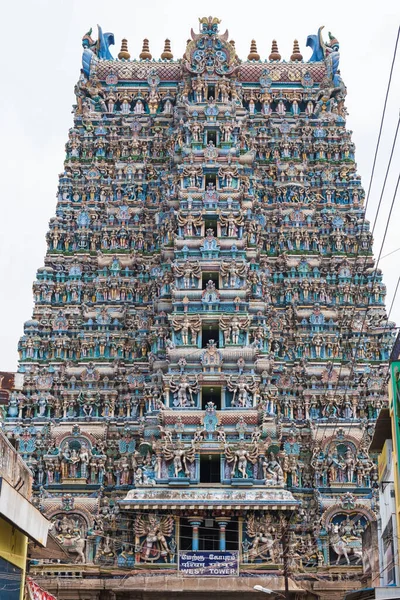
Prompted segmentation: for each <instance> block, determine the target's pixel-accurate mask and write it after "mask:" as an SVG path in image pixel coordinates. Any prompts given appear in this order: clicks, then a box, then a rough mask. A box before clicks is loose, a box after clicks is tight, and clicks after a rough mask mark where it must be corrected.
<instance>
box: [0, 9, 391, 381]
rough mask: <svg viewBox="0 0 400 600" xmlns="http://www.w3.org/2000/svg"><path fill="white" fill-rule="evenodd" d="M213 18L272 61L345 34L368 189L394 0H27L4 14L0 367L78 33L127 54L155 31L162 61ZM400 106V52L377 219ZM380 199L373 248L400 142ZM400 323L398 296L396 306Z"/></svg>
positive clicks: (344, 61) (359, 155) (60, 126)
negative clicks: (166, 47)
mask: <svg viewBox="0 0 400 600" xmlns="http://www.w3.org/2000/svg"><path fill="white" fill-rule="evenodd" d="M208 15H212V16H217V17H219V18H220V19H222V23H221V26H220V28H221V30H222V31H225V28H227V29H229V34H230V39H234V40H235V41H236V48H237V52H238V55H239V56H240V58H242V59H245V58H246V57H247V54H248V52H249V46H250V40H251V39H252V38H254V39H256V41H257V46H258V51H259V53H260V55H261V57H262V58H263V59H264V58H267V57H268V55H269V53H270V48H271V41H272V39H276V40H277V41H278V45H279V50H280V52H281V54H282V57H283V58H284V59H286V60H288V59H289V57H290V54H291V51H292V44H293V40H294V39H295V38H297V39H298V40H299V42H300V49H301V52H302V53H303V56H304V60H308V58H309V56H310V54H311V52H310V49H309V48H306V47H305V41H306V38H307V35H309V34H315V33H317V30H318V27H319V26H320V25H325V26H326V27H325V32H326V33H325V38H326V39H327V34H328V31H331V32H332V33H333V35H335V37H337V39H338V40H339V42H340V52H341V63H340V68H341V73H342V77H343V79H344V82H345V84H346V85H347V88H348V95H347V108H348V111H349V117H348V121H347V124H348V128H349V129H351V130H352V131H353V132H354V134H353V140H354V141H355V144H356V147H357V150H356V159H357V163H358V170H359V173H360V174H361V176H362V181H363V185H364V187H365V188H367V187H368V183H369V178H370V172H371V165H372V160H373V155H374V150H375V144H376V140H377V135H378V129H379V124H380V118H381V112H382V106H383V102H384V96H385V93H386V86H387V81H388V76H389V70H390V64H391V60H392V54H393V49H394V44H395V39H396V35H397V28H398V25H399V22H400V18H399V17H400V9H399V2H397V0H382V1H381V2H371V0H363V1H361V0H355V1H354V0H347V1H346V2H344V1H342V0H336V2H311V1H306V2H304V1H303V2H301V1H296V2H295V1H293V0H286V1H285V2H281V1H280V0H272V1H271V0H269V1H268V2H267V1H266V0H264V1H262V2H260V1H258V2H257V1H253V2H251V1H249V0H246V1H245V2H238V1H237V0H230V1H228V0H221V1H220V0H212V1H211V0H202V2H191V1H190V0H185V1H181V0H175V1H174V0H169V1H166V0H162V1H161V0H153V1H151V2H137V1H135V0H130V1H126V0H119V1H118V2H113V1H111V0H108V1H107V2H106V1H104V0H96V1H92V0H22V1H21V0H20V1H19V2H16V1H14V2H7V3H6V6H3V10H2V17H3V18H2V22H3V27H2V36H3V42H2V53H1V58H0V62H1V71H0V72H1V79H2V86H1V87H2V93H1V94H0V119H1V149H0V153H1V156H0V159H1V160H0V169H1V178H0V190H1V207H2V210H1V213H0V214H1V219H0V281H1V288H0V289H1V294H0V315H1V333H0V337H1V344H0V371H1V370H10V371H13V370H15V369H16V367H17V351H16V349H17V343H18V339H19V337H20V336H21V335H22V332H23V323H24V321H26V320H28V319H29V318H30V317H31V314H32V307H33V297H32V289H31V288H32V282H33V280H34V279H35V273H36V269H37V268H39V267H40V266H42V265H43V257H44V254H45V250H46V244H45V234H46V231H47V224H48V221H49V219H50V217H52V216H53V215H54V212H55V207H56V190H57V177H58V174H59V173H60V172H61V171H62V169H63V160H64V145H65V142H66V140H67V134H68V129H69V128H70V127H71V126H72V115H71V106H72V104H73V103H74V101H75V98H74V93H73V89H74V84H75V82H76V81H77V79H78V76H79V69H80V66H81V53H82V49H81V38H82V36H83V34H84V33H86V32H87V31H88V30H89V28H90V27H93V31H94V32H95V31H96V24H97V23H99V24H100V25H101V26H102V27H103V31H111V32H113V33H114V34H115V39H116V46H114V47H113V48H112V52H113V55H114V56H116V55H117V54H118V52H119V49H120V42H121V38H123V37H126V38H127V39H128V43H129V51H130V53H131V57H132V58H134V57H137V56H138V55H139V53H140V51H141V45H142V40H143V38H144V37H148V38H149V40H150V50H151V52H152V53H153V57H154V58H158V57H159V56H160V54H161V52H162V49H163V43H164V39H165V38H166V37H168V38H170V39H171V42H172V51H173V53H174V57H175V58H179V57H181V56H182V54H183V52H184V48H185V44H186V40H187V39H188V37H189V35H190V29H191V28H192V27H193V29H194V30H195V31H198V17H202V16H208ZM399 107H400V48H399V56H398V60H397V63H396V66H395V71H394V76H393V84H392V90H391V94H390V101H389V104H388V109H387V116H386V121H385V127H384V132H383V138H382V145H381V151H380V154H379V158H378V166H377V170H376V176H375V177H374V185H373V189H372V195H371V200H370V207H369V210H368V218H369V220H372V221H373V217H374V214H375V207H376V205H377V200H378V198H379V194H380V190H381V186H382V181H383V176H384V172H385V169H386V164H387V159H388V155H389V151H390V147H391V143H392V139H393V135H394V129H395V127H396V123H397V118H398V112H399ZM393 164H394V168H393V172H392V176H391V178H390V179H389V183H388V186H387V192H386V194H385V196H384V205H383V209H382V211H381V215H380V218H379V223H378V227H377V230H376V234H375V254H377V253H378V250H379V246H380V244H381V236H382V232H383V229H384V226H385V223H386V216H387V213H388V210H389V205H390V202H391V198H392V196H393V190H394V182H395V180H396V179H397V174H398V171H399V166H400V142H399V144H398V148H397V150H396V155H395V157H394V162H393ZM399 200H400V198H398V201H397V202H396V207H395V210H394V213H393V217H392V219H391V223H390V229H389V234H388V238H387V242H386V244H385V247H384V251H383V255H385V254H387V253H389V252H390V251H392V250H395V249H396V248H398V247H400V226H399V223H400V207H399V206H398V205H399V204H400V201H399ZM380 266H381V267H382V269H383V271H384V281H385V283H386V285H387V288H388V301H387V303H388V305H389V304H390V302H391V299H392V297H393V293H394V288H395V285H396V282H397V279H398V277H399V275H400V251H399V252H398V253H397V254H393V255H392V256H390V257H388V258H385V259H383V260H382V261H381V263H380ZM392 316H393V318H394V320H396V321H397V323H400V293H399V295H398V300H397V303H396V305H395V308H394V311H393V313H392Z"/></svg>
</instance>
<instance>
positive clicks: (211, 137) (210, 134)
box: [207, 130, 217, 146]
mask: <svg viewBox="0 0 400 600" xmlns="http://www.w3.org/2000/svg"><path fill="white" fill-rule="evenodd" d="M210 142H212V143H213V144H214V146H216V145H217V132H216V131H212V130H211V131H207V144H209V143H210Z"/></svg>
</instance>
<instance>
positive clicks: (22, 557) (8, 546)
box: [0, 432, 50, 600]
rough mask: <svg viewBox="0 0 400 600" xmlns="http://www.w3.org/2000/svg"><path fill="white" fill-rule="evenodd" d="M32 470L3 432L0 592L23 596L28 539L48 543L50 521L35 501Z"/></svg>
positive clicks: (10, 597)
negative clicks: (33, 503) (33, 500)
mask: <svg viewBox="0 0 400 600" xmlns="http://www.w3.org/2000/svg"><path fill="white" fill-rule="evenodd" d="M32 482H33V478H32V473H31V472H30V470H29V469H28V467H27V466H26V464H24V462H23V460H22V459H21V457H20V456H19V455H18V453H17V451H16V450H15V448H13V447H12V445H11V444H10V442H9V441H8V440H7V438H6V437H5V436H4V435H3V433H1V432H0V596H1V598H2V600H23V598H24V597H25V596H24V587H25V572H26V561H27V554H28V542H29V541H31V542H33V543H35V544H37V545H39V546H45V545H46V542H47V533H48V528H49V525H50V523H49V522H48V521H47V519H46V518H45V517H44V516H43V515H42V514H41V513H40V512H39V511H38V509H37V508H35V507H34V506H33V505H32V503H31V499H32Z"/></svg>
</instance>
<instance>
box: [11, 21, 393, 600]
mask: <svg viewBox="0 0 400 600" xmlns="http://www.w3.org/2000/svg"><path fill="white" fill-rule="evenodd" d="M199 23H200V29H199V32H198V33H195V32H194V31H193V30H192V31H191V36H190V40H189V41H188V43H187V47H186V50H185V53H184V56H183V57H182V58H179V59H178V60H176V59H174V57H173V54H172V50H171V45H170V42H169V40H166V41H165V48H164V51H163V53H162V55H161V57H160V59H157V60H154V59H153V57H152V55H151V51H150V47H149V42H148V40H144V42H143V48H142V52H141V53H140V56H139V59H138V60H131V59H130V54H129V50H128V43H127V41H126V40H122V46H121V51H120V53H119V54H118V58H117V59H114V58H113V57H112V55H111V51H110V45H112V44H113V43H114V36H113V35H112V34H111V33H104V32H103V30H102V29H101V28H100V27H99V28H98V36H97V39H94V38H93V37H92V30H90V31H89V32H88V33H87V34H85V36H84V37H83V40H82V42H83V62H82V70H81V75H80V78H79V81H78V83H77V85H76V87H75V93H76V104H75V105H74V121H73V124H72V127H71V129H70V130H69V133H68V141H67V145H66V160H65V164H64V170H63V172H62V174H61V175H60V180H59V188H58V199H57V206H56V212H55V216H54V217H52V218H51V220H50V225H49V231H48V234H47V243H48V250H47V254H46V257H45V261H44V266H42V267H41V268H39V270H38V272H37V278H36V280H35V282H34V285H33V293H34V300H35V305H34V311H33V315H32V318H31V319H30V320H29V321H27V322H26V323H25V327H24V335H23V336H22V338H21V340H20V343H19V353H20V364H19V372H20V373H22V374H23V375H24V385H23V389H22V390H20V391H18V390H15V391H14V392H13V393H12V394H11V397H10V400H9V405H8V418H7V424H6V428H7V432H8V435H9V436H10V439H12V441H13V443H14V444H15V445H16V447H17V448H18V451H19V453H20V454H21V455H22V456H23V457H24V459H25V460H26V461H27V462H28V464H29V465H30V467H31V468H32V470H33V471H34V474H35V481H34V490H35V494H36V498H37V504H38V506H40V509H41V511H42V512H43V514H44V515H46V517H47V518H48V519H49V520H51V522H52V523H53V533H54V536H55V539H56V540H57V542H58V543H59V544H60V546H61V547H62V548H63V549H64V550H65V551H66V552H67V553H68V556H69V559H67V560H63V561H62V562H61V563H60V562H57V563H51V562H49V561H46V562H44V561H43V562H42V564H38V565H36V567H35V570H34V574H35V576H36V577H38V578H39V579H38V583H39V584H40V583H41V579H40V577H41V576H42V577H43V581H44V582H45V587H46V589H48V590H49V591H50V592H53V593H54V592H55V591H57V597H58V599H59V600H68V599H72V598H76V597H78V596H79V597H82V598H85V600H89V599H90V600H99V599H100V598H101V600H106V599H109V600H111V599H113V600H124V599H125V600H127V599H128V598H131V597H132V596H134V597H135V598H136V597H138V598H139V597H140V598H150V597H157V598H159V597H163V598H164V597H165V598H168V597H170V595H171V594H177V595H179V597H182V598H183V597H185V596H187V597H190V598H196V599H197V600H200V599H201V598H203V597H205V595H207V597H210V596H211V597H213V596H214V595H215V596H216V595H218V597H225V595H226V597H227V596H228V595H229V597H230V598H231V597H232V596H234V597H238V596H239V594H240V595H241V596H245V597H246V598H247V597H248V596H250V595H253V594H254V593H255V592H254V590H253V587H254V584H255V583H258V584H260V585H262V586H264V587H266V588H272V589H274V590H276V591H278V590H279V591H285V593H286V595H287V596H288V597H291V598H300V597H301V598H304V599H307V598H312V597H315V595H318V596H319V597H320V598H322V599H329V600H335V599H336V598H337V599H339V598H342V597H343V594H344V592H345V591H346V590H348V589H352V588H354V587H357V586H358V585H359V583H360V581H361V578H362V571H363V570H362V550H361V539H362V535H363V533H364V530H365V529H366V528H367V527H368V525H369V524H371V523H375V522H376V519H377V505H376V502H375V495H374V494H373V493H372V488H373V487H374V486H376V485H377V482H378V472H377V466H376V463H375V462H374V460H373V459H372V458H371V456H370V455H369V452H368V448H369V445H370V442H371V438H372V435H373V430H374V423H375V419H376V417H377V414H378V412H379V410H380V409H381V408H382V407H387V396H386V388H385V378H384V375H383V365H385V363H386V362H387V360H388V358H389V353H390V348H391V345H392V340H393V325H392V324H391V323H389V324H388V323H387V320H386V313H385V306H384V299H385V286H384V284H383V283H382V274H381V272H380V271H379V270H378V269H376V268H375V267H374V261H373V255H372V247H371V245H372V238H371V233H370V231H369V223H368V221H366V219H365V214H364V209H363V200H364V191H363V189H362V187H361V182H360V176H359V175H358V174H357V170H356V163H355V148H354V144H353V142H352V140H351V132H349V131H348V130H347V129H346V107H345V97H346V88H345V85H344V83H343V81H342V79H341V76H340V71H339V42H338V41H337V39H336V38H335V37H333V36H332V35H331V34H329V39H328V41H324V36H323V32H322V28H320V30H319V31H318V33H317V34H316V35H310V36H308V38H307V46H309V47H310V49H311V56H310V58H309V59H307V62H306V61H305V60H304V59H303V56H302V54H301V52H300V48H299V44H298V42H297V41H295V42H294V44H293V53H292V55H291V56H290V57H287V60H285V61H284V60H282V57H281V55H280V53H279V49H278V44H277V42H276V41H273V43H272V49H271V53H270V55H269V57H268V59H264V57H263V58H262V59H261V58H260V56H259V54H258V51H257V45H256V42H255V41H254V40H253V41H252V42H251V48H250V53H249V55H248V57H247V59H246V60H240V59H239V57H238V56H237V53H236V49H235V43H234V42H233V41H232V40H231V39H230V37H229V35H228V32H225V33H221V32H220V31H219V23H220V22H219V19H217V18H211V17H209V18H208V17H207V18H206V17H205V18H202V19H200V20H199ZM185 35H186V34H185ZM285 588H286V590H285Z"/></svg>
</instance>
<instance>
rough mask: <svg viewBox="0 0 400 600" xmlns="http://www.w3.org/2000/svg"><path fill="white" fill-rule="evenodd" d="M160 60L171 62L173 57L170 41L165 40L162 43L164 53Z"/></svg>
mask: <svg viewBox="0 0 400 600" xmlns="http://www.w3.org/2000/svg"><path fill="white" fill-rule="evenodd" d="M161 58H162V59H163V60H172V59H173V58H174V55H173V54H172V52H171V42H170V40H165V42H164V52H163V53H162V54H161Z"/></svg>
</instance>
